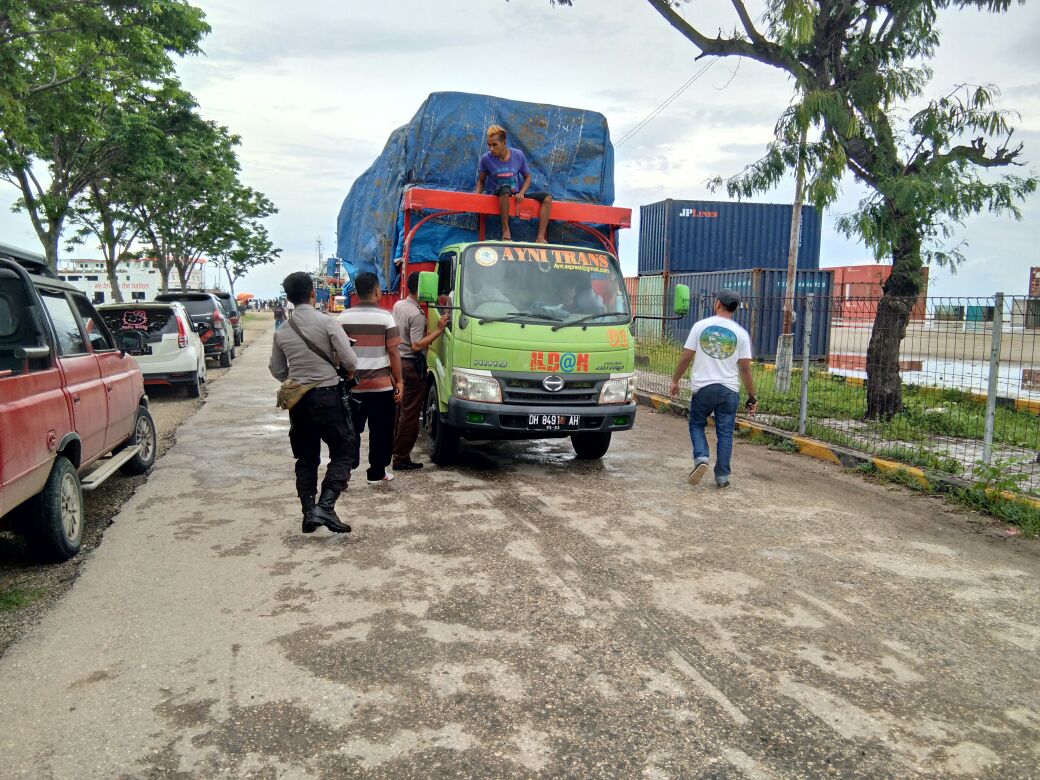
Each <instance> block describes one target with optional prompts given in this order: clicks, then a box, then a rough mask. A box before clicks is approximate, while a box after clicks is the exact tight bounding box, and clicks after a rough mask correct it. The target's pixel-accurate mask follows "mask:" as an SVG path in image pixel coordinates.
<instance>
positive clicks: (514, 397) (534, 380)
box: [498, 376, 602, 406]
mask: <svg viewBox="0 0 1040 780" xmlns="http://www.w3.org/2000/svg"><path fill="white" fill-rule="evenodd" d="M543 378H544V377H541V376H538V377H522V378H521V377H501V376H500V377H499V378H498V379H499V381H500V382H501V383H502V403H506V404H554V405H555V404H559V405H570V406H581V405H585V406H588V405H595V404H596V403H597V402H598V401H599V391H600V384H601V382H602V380H600V379H593V378H591V377H573V378H568V377H564V380H563V381H564V385H563V389H562V390H560V391H559V392H556V393H550V392H549V391H548V390H546V389H545V388H544V387H543V386H542V379H543Z"/></svg>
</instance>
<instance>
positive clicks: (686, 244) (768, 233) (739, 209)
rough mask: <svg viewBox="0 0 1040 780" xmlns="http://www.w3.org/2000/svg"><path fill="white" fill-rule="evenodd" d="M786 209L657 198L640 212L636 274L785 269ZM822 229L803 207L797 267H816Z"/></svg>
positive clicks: (808, 208) (813, 211)
mask: <svg viewBox="0 0 1040 780" xmlns="http://www.w3.org/2000/svg"><path fill="white" fill-rule="evenodd" d="M791 208H792V207H791V205H790V204H786V205H785V204H778V203H739V202H727V201H711V200H671V199H669V200H662V201H659V202H657V203H651V204H650V205H648V206H642V207H640V209H639V275H640V276H646V275H651V274H660V273H664V272H666V271H667V272H668V273H670V274H675V273H684V272H704V271H733V270H741V269H745V268H787V253H788V247H789V244H790V238H791ZM822 230H823V225H822V222H821V220H820V214H819V212H818V211H817V210H816V209H815V208H814V207H813V206H803V207H802V219H801V230H800V231H799V242H798V268H799V269H805V270H816V269H818V268H819V267H820V236H821V233H822Z"/></svg>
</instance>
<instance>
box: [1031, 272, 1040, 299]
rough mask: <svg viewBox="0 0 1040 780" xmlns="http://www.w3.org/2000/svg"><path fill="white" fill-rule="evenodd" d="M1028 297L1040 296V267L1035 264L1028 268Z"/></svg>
mask: <svg viewBox="0 0 1040 780" xmlns="http://www.w3.org/2000/svg"><path fill="white" fill-rule="evenodd" d="M1029 297H1030V298H1040V268H1037V267H1036V266H1035V265H1034V266H1033V267H1032V268H1030V269H1029Z"/></svg>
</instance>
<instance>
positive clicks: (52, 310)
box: [40, 290, 87, 355]
mask: <svg viewBox="0 0 1040 780" xmlns="http://www.w3.org/2000/svg"><path fill="white" fill-rule="evenodd" d="M40 297H41V298H42V299H43V305H44V306H45V307H46V309H47V312H48V314H50V317H51V323H53V325H54V332H55V334H56V335H57V337H58V354H59V355H83V354H85V353H86V351H87V344H86V342H85V341H84V340H83V333H82V332H81V331H80V329H79V321H78V320H77V319H76V315H75V314H73V313H72V307H71V306H70V305H69V299H68V298H66V297H65V293H62V292H52V291H50V290H40Z"/></svg>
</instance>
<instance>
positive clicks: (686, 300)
mask: <svg viewBox="0 0 1040 780" xmlns="http://www.w3.org/2000/svg"><path fill="white" fill-rule="evenodd" d="M672 310H673V311H674V312H675V316H677V317H683V316H685V315H686V314H687V313H688V312H689V311H690V288H689V287H687V286H686V285H685V284H677V285H675V300H674V301H673V303H672Z"/></svg>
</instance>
